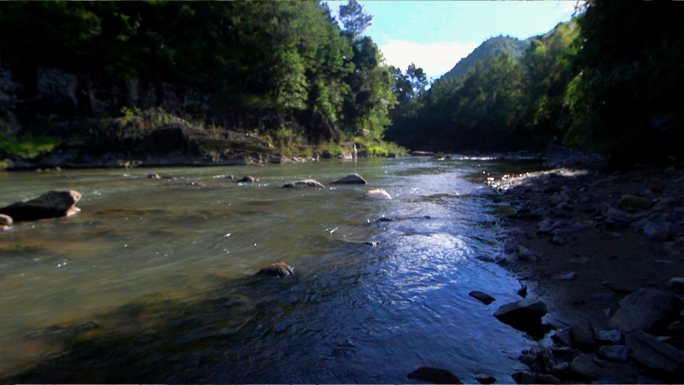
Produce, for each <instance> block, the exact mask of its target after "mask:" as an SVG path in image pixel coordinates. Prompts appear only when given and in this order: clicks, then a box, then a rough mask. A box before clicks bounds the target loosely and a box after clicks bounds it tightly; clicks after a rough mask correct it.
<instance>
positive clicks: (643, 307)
mask: <svg viewBox="0 0 684 385" xmlns="http://www.w3.org/2000/svg"><path fill="white" fill-rule="evenodd" d="M680 309H681V302H680V300H679V299H678V298H677V297H675V296H674V295H673V294H671V293H668V292H664V291H661V290H656V289H640V290H637V291H635V292H634V293H632V294H630V295H628V296H627V297H625V298H623V299H622V300H621V301H620V310H618V312H617V313H616V314H615V316H613V318H612V320H611V324H612V325H613V327H615V328H616V329H619V330H620V331H622V332H623V333H631V332H633V331H636V330H645V331H649V330H651V329H656V328H665V327H666V326H667V325H669V323H670V322H672V318H673V317H674V316H675V315H676V313H677V312H678V311H679V310H680Z"/></svg>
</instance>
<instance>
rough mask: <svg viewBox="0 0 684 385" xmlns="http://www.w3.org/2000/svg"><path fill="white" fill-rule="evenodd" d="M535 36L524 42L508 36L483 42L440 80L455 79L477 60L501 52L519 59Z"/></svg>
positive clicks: (497, 54)
mask: <svg viewBox="0 0 684 385" xmlns="http://www.w3.org/2000/svg"><path fill="white" fill-rule="evenodd" d="M535 37H537V36H533V37H530V38H528V39H525V40H520V39H517V38H515V37H510V36H503V35H502V36H497V37H492V38H489V39H487V40H485V42H484V43H482V44H481V45H480V46H479V47H477V48H475V50H474V51H473V52H471V53H470V55H468V56H466V57H465V58H463V59H461V61H459V62H458V63H456V65H455V66H454V68H452V69H451V70H450V71H449V72H447V73H445V74H444V75H443V76H442V79H455V78H458V77H460V76H461V75H463V74H465V73H466V72H468V69H470V67H471V66H472V65H473V64H475V61H477V60H483V61H484V60H485V59H486V58H487V57H488V56H494V57H497V56H499V54H501V52H503V51H506V52H508V53H510V54H511V55H512V56H513V57H514V58H516V59H519V58H520V57H521V56H522V54H523V52H525V50H526V49H527V47H529V46H530V43H531V42H532V39H534V38H535Z"/></svg>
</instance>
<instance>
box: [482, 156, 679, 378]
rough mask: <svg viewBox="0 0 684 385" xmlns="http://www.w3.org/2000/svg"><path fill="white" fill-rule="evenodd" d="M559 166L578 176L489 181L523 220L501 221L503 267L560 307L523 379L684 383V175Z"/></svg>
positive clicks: (655, 169)
mask: <svg viewBox="0 0 684 385" xmlns="http://www.w3.org/2000/svg"><path fill="white" fill-rule="evenodd" d="M554 162H555V163H554V164H553V165H555V166H559V165H560V166H566V168H554V169H551V170H546V171H540V172H534V173H527V174H523V175H514V176H509V175H506V176H504V177H503V178H501V179H499V180H496V179H493V178H490V180H489V184H490V186H491V187H492V188H494V189H495V190H496V191H497V192H498V195H495V198H494V200H495V201H496V202H498V203H500V204H503V205H506V204H510V205H511V206H512V207H513V209H514V211H515V212H514V213H513V214H511V215H508V216H506V217H503V218H501V221H500V223H501V228H502V232H503V236H504V238H505V242H504V255H503V256H502V257H501V258H499V259H498V260H497V263H498V264H500V265H503V266H506V268H507V269H509V270H510V271H512V272H514V273H515V274H517V275H518V276H519V278H520V280H521V283H522V284H523V285H525V286H527V287H529V292H530V296H531V297H535V298H538V299H541V300H542V301H543V302H544V303H545V304H546V305H547V306H548V311H549V314H548V315H547V316H546V317H545V319H544V322H545V323H547V324H550V325H552V326H553V327H555V328H556V330H555V332H551V333H549V336H551V339H549V338H548V336H547V338H544V339H542V340H541V341H540V342H539V343H538V344H537V345H535V346H533V347H532V348H531V349H529V350H525V351H523V352H522V354H521V356H520V361H521V362H523V363H524V364H526V365H527V366H529V369H528V370H524V371H520V372H519V373H516V374H514V375H513V378H514V379H516V381H518V382H519V383H553V382H556V383H573V382H587V383H588V382H601V383H637V382H639V383H644V382H646V383H653V382H658V383H662V382H670V383H682V381H683V380H684V378H682V376H683V372H682V363H684V353H682V350H683V349H684V342H683V338H682V337H683V332H682V319H683V318H684V313H683V312H682V304H683V297H682V294H683V293H682V289H683V282H684V278H682V276H684V254H683V251H684V249H683V245H684V171H683V170H682V169H681V168H675V167H674V166H670V167H667V166H663V165H641V166H640V167H639V168H637V169H634V170H631V171H628V172H610V171H605V170H604V169H602V168H601V167H600V165H601V162H600V159H599V158H596V157H592V156H585V158H584V159H580V160H579V161H578V160H577V159H574V160H573V159H566V160H557V159H556V160H554ZM559 162H560V163H559ZM553 165H552V166H553ZM523 294H524V293H523Z"/></svg>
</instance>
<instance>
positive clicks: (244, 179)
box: [229, 175, 259, 183]
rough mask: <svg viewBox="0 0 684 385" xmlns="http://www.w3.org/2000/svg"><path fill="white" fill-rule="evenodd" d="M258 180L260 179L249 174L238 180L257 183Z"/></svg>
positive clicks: (239, 181)
mask: <svg viewBox="0 0 684 385" xmlns="http://www.w3.org/2000/svg"><path fill="white" fill-rule="evenodd" d="M231 176H232V175H231ZM229 179H233V178H229ZM258 181H259V179H257V178H255V177H253V176H251V175H247V176H243V177H242V179H239V180H238V181H237V182H238V183H256V182H258Z"/></svg>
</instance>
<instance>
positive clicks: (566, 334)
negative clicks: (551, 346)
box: [551, 328, 572, 346]
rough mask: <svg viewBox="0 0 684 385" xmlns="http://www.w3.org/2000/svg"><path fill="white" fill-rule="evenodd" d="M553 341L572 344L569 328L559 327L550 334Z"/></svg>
mask: <svg viewBox="0 0 684 385" xmlns="http://www.w3.org/2000/svg"><path fill="white" fill-rule="evenodd" d="M551 339H552V340H553V342H555V343H557V344H558V345H562V346H572V339H571V337H570V329H569V328H568V329H561V330H559V331H557V332H556V333H554V334H553V335H552V336H551Z"/></svg>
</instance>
